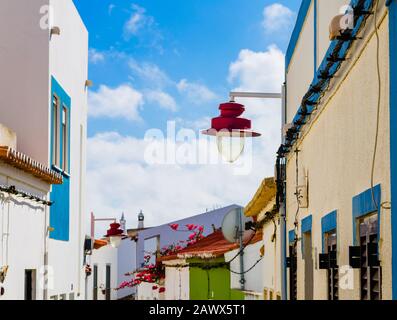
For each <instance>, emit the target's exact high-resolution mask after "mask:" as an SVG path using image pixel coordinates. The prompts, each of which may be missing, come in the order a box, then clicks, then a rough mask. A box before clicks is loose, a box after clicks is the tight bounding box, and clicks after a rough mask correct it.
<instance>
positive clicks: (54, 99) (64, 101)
mask: <svg viewBox="0 0 397 320" xmlns="http://www.w3.org/2000/svg"><path fill="white" fill-rule="evenodd" d="M50 110H51V112H50V116H51V149H50V155H51V160H50V161H51V164H52V168H53V169H54V170H57V171H59V172H60V173H61V174H62V175H63V184H61V185H53V186H52V191H51V194H50V199H51V201H53V202H54V204H53V205H52V206H51V208H50V226H51V227H52V228H54V230H53V231H52V232H51V233H50V238H51V239H54V240H60V241H69V223H70V176H69V174H68V173H69V172H70V151H69V150H70V111H71V99H70V96H69V95H68V94H67V93H66V92H65V90H64V89H63V88H62V86H61V85H60V84H59V82H58V81H57V80H56V79H55V78H54V77H52V78H51V108H50Z"/></svg>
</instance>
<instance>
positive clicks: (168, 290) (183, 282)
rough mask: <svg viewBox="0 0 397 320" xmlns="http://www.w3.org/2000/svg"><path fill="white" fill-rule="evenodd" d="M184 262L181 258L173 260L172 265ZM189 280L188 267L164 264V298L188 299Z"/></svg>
mask: <svg viewBox="0 0 397 320" xmlns="http://www.w3.org/2000/svg"><path fill="white" fill-rule="evenodd" d="M182 263H184V261H183V260H175V262H174V265H175V264H176V265H178V264H179V265H180V264H182ZM189 292H190V281H189V268H188V267H185V268H176V267H172V263H171V264H166V268H165V299H166V300H189Z"/></svg>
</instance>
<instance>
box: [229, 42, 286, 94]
mask: <svg viewBox="0 0 397 320" xmlns="http://www.w3.org/2000/svg"><path fill="white" fill-rule="evenodd" d="M228 80H229V82H232V83H237V84H238V89H239V90H246V91H259V92H264V91H270V92H273V91H276V92H279V91H280V90H281V85H282V83H283V81H284V54H283V53H282V51H281V50H280V49H278V48H277V46H275V45H271V46H269V47H268V49H267V51H259V52H256V51H252V50H249V49H243V50H241V51H240V54H239V56H238V59H237V60H236V61H235V62H233V63H232V64H231V65H230V67H229V77H228Z"/></svg>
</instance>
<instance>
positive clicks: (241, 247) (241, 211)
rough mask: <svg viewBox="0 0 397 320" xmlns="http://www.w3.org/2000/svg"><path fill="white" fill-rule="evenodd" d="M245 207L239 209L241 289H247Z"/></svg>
mask: <svg viewBox="0 0 397 320" xmlns="http://www.w3.org/2000/svg"><path fill="white" fill-rule="evenodd" d="M243 214H244V212H243V208H240V210H239V217H238V218H239V241H240V259H239V260H240V288H241V291H244V290H245V277H244V241H243V236H244V226H243Z"/></svg>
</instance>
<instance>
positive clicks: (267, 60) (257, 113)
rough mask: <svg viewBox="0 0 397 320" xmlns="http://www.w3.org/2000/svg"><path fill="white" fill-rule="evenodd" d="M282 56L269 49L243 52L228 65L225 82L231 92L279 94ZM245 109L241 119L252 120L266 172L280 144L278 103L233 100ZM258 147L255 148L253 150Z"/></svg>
mask: <svg viewBox="0 0 397 320" xmlns="http://www.w3.org/2000/svg"><path fill="white" fill-rule="evenodd" d="M284 61H285V56H284V54H283V53H282V52H281V50H279V49H278V48H277V46H275V45H272V46H269V47H268V48H267V50H266V51H259V52H255V51H251V50H248V49H244V50H241V51H240V54H239V56H238V58H237V60H236V61H234V62H233V63H231V64H230V67H229V77H228V80H229V81H230V82H231V83H232V84H234V85H235V86H236V87H235V88H234V89H233V90H235V91H243V92H244V91H245V92H271V93H273V92H280V91H281V86H282V84H283V82H284V65H285V62H284ZM237 102H239V103H242V104H244V105H245V106H246V111H245V113H244V114H243V116H245V117H247V118H249V119H251V120H252V129H253V130H254V131H257V132H260V133H261V134H262V136H261V137H260V138H257V141H258V144H259V149H260V152H259V153H258V157H261V161H263V165H264V166H265V168H266V171H268V170H270V168H274V164H275V159H276V152H277V149H278V147H279V146H280V143H281V138H280V137H281V100H278V99H248V98H237ZM257 147H258V146H257Z"/></svg>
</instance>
